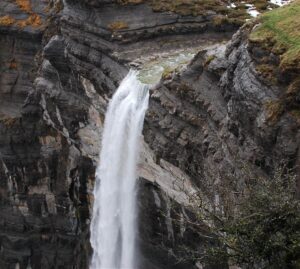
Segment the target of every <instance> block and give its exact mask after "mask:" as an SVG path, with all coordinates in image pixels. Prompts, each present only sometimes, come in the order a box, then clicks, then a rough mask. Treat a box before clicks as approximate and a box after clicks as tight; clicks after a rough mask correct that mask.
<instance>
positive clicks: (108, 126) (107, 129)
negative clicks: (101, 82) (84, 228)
mask: <svg viewBox="0 0 300 269" xmlns="http://www.w3.org/2000/svg"><path fill="white" fill-rule="evenodd" d="M148 99H149V93H148V86H147V85H145V84H142V83H141V82H139V81H138V79H137V72H135V71H130V72H129V74H128V75H127V76H126V78H125V79H124V80H123V81H122V83H121V85H120V86H119V88H118V89H117V91H116V93H115V94H114V96H113V98H112V100H111V101H110V103H109V106H108V110H107V113H106V117H105V123H104V131H103V138H102V148H101V154H100V164H99V166H98V167H97V172H96V185H95V189H94V197H95V200H94V206H93V217H92V223H91V244H92V247H93V256H92V261H91V265H90V269H121V268H122V269H135V268H136V267H137V266H136V264H135V262H136V257H135V230H136V221H135V220H136V217H137V213H136V203H135V200H136V188H135V187H136V186H135V185H136V184H135V183H136V163H137V158H138V151H139V141H140V139H139V137H140V135H141V132H142V127H143V122H144V116H145V112H146V109H147V107H148Z"/></svg>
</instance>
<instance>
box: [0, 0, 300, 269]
mask: <svg viewBox="0 0 300 269" xmlns="http://www.w3.org/2000/svg"><path fill="white" fill-rule="evenodd" d="M139 2H142V1H137V3H136V4H129V5H127V4H125V3H121V4H120V3H119V1H111V0H103V1H90V0H85V1H83V0H77V1H71V0H66V1H64V3H62V2H61V1H55V0H52V1H49V2H47V1H33V0H32V1H29V0H24V1H21V0H18V1H8V0H4V1H2V2H1V3H0V37H1V39H0V47H1V49H0V62H1V66H2V67H1V68H2V70H1V76H0V178H1V181H0V182H1V183H0V194H1V196H0V219H1V220H0V267H1V268H20V269H23V268H24V269H25V268H34V269H39V268H45V269H46V268H64V269H68V268H80V269H83V268H88V264H89V257H90V254H91V248H90V244H89V222H90V212H91V205H92V202H93V197H92V190H93V183H94V174H95V167H96V165H97V162H98V156H99V148H100V142H101V141H100V140H101V130H102V126H103V119H104V113H105V109H106V105H107V101H108V99H109V97H110V96H111V95H112V94H113V92H114V91H115V89H116V87H117V86H118V84H119V82H120V81H121V80H122V78H123V77H124V76H125V75H126V73H127V72H128V69H129V63H131V62H132V61H134V60H135V59H137V58H139V57H141V56H144V55H148V54H151V53H157V52H163V51H168V50H171V49H174V48H184V47H187V46H197V45H198V44H199V43H200V42H202V43H203V40H207V41H214V42H217V41H218V40H223V39H224V38H225V39H226V38H228V37H229V36H230V35H231V34H232V32H233V31H234V30H236V27H237V26H236V25H235V24H232V23H226V22H224V24H222V25H219V24H216V23H215V20H214V18H215V17H216V16H217V15H218V14H216V12H210V13H208V14H206V15H198V16H190V15H187V16H184V15H180V14H176V13H172V12H154V11H153V7H151V5H149V4H147V3H139ZM132 14H135V16H132ZM248 27H249V28H248ZM248 27H244V28H243V29H242V30H241V31H239V32H238V33H237V34H236V35H235V36H234V37H233V39H232V40H231V42H230V43H229V44H228V45H227V46H225V45H224V44H223V45H217V46H212V47H210V48H209V49H207V50H206V51H201V52H199V53H198V54H197V55H196V57H195V58H194V60H193V61H192V62H191V63H190V65H189V66H188V68H187V69H186V70H185V71H184V72H182V73H179V74H171V75H169V77H166V78H165V79H164V80H162V81H161V82H160V83H159V84H158V85H157V86H156V87H155V88H154V89H153V90H151V100H150V107H149V111H148V113H147V117H146V124H145V129H144V136H145V141H146V143H144V144H143V153H142V156H141V162H140V164H139V175H140V180H139V210H140V225H139V227H140V228H139V244H140V249H141V255H140V256H141V260H140V263H141V265H142V267H141V268H145V269H146V268H147V269H148V268H149V269H152V268H155V269H156V268H157V269H160V268H164V269H165V268H197V267H198V268H202V267H201V266H202V265H200V264H197V265H195V264H192V263H191V261H182V262H178V261H179V260H180V259H181V258H182V257H181V251H180V249H178V248H177V247H176V246H182V247H185V246H187V247H190V248H192V249H195V250H197V251H200V252H201V251H203V250H204V248H205V246H206V245H207V244H211V243H212V242H211V239H209V238H207V236H206V235H207V234H206V231H205V227H203V234H199V231H198V232H196V231H194V230H193V229H192V228H191V227H190V226H189V225H188V224H187V223H184V222H182V220H183V219H184V218H181V217H180V216H182V215H183V214H189V213H188V211H187V210H186V205H187V197H186V196H185V194H184V192H183V191H182V189H181V188H178V187H176V184H175V183H176V182H177V181H178V180H181V181H184V186H185V188H186V189H187V190H192V189H194V188H201V190H202V191H203V192H205V191H207V196H208V197H209V199H211V201H212V204H215V203H220V202H221V201H222V197H221V198H217V197H219V196H220V195H221V194H219V193H218V184H221V183H222V182H224V180H229V179H236V178H238V177H240V176H241V175H242V173H243V167H244V165H245V164H246V165H247V166H250V167H251V168H252V169H253V171H254V172H255V173H257V174H261V175H264V176H268V175H269V174H270V173H272V171H273V170H274V167H275V166H276V165H277V163H278V162H280V161H282V160H284V161H287V162H288V164H289V166H290V167H294V166H297V165H298V162H299V153H298V145H299V121H298V119H297V118H295V117H294V116H293V115H291V114H289V113H283V114H282V115H281V116H280V118H279V119H278V120H277V121H276V122H270V121H268V110H267V107H268V106H266V104H268V102H269V101H272V100H274V99H276V98H278V96H279V95H280V88H278V87H276V86H269V85H268V84H267V83H265V81H264V80H263V79H262V78H261V77H260V75H259V73H258V72H257V71H256V69H255V67H256V65H255V56H257V54H258V53H259V52H257V51H255V48H253V47H251V46H249V43H248V39H247V36H248V32H249V31H250V28H251V27H250V26H248ZM220 30H221V31H227V32H226V33H220ZM233 185H234V187H235V188H237V189H239V188H241V185H242V181H238V180H236V181H234V182H233ZM208 186H210V187H211V188H209V189H208ZM233 191H234V190H233ZM199 242H200V243H199ZM207 268H208V267H207ZM213 268H217V267H216V266H215V267H213ZM221 268H224V267H221Z"/></svg>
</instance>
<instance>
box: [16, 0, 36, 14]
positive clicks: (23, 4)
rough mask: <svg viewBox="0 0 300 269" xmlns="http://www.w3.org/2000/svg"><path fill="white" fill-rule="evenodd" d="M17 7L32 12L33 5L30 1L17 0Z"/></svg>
mask: <svg viewBox="0 0 300 269" xmlns="http://www.w3.org/2000/svg"><path fill="white" fill-rule="evenodd" d="M16 3H17V5H18V6H19V8H20V9H21V10H23V11H25V12H28V13H30V12H31V10H32V9H31V3H30V0H16Z"/></svg>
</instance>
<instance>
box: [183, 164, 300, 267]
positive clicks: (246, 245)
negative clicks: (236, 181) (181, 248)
mask: <svg viewBox="0 0 300 269" xmlns="http://www.w3.org/2000/svg"><path fill="white" fill-rule="evenodd" d="M283 171H284V169H278V171H276V173H275V174H274V176H273V177H272V178H271V179H265V178H252V177H250V176H249V177H248V178H247V180H246V182H245V187H244V189H243V192H242V193H240V194H239V197H238V199H236V200H235V201H234V203H233V204H234V207H233V208H231V210H230V211H228V210H227V212H224V210H221V209H217V210H216V209H215V208H213V207H212V206H211V205H209V203H207V202H204V201H203V195H202V194H201V193H193V194H188V195H189V197H190V200H191V204H192V209H191V211H193V212H194V214H195V216H196V221H194V222H193V223H192V225H194V226H195V227H197V226H199V223H203V222H205V223H208V227H209V230H210V233H211V234H212V235H214V237H215V238H216V239H217V242H218V243H216V244H213V245H212V246H211V247H210V248H209V249H208V250H207V251H206V252H205V253H201V255H200V254H199V255H198V256H197V254H195V253H193V258H194V259H195V257H196V259H198V260H200V261H201V262H205V263H206V264H222V263H224V262H226V263H229V264H232V265H239V266H241V267H243V268H249V269H250V268H251V269H253V268H259V269H299V268H300V202H299V199H298V198H297V194H296V177H295V176H294V175H292V174H291V173H286V172H285V173H284V172H283ZM223 191H224V192H225V193H228V194H229V193H230V192H231V191H232V190H230V188H229V187H227V189H226V190H223ZM225 196H226V195H225ZM188 221H189V223H190V224H191V222H190V220H188ZM188 255H191V252H190V253H189V254H188Z"/></svg>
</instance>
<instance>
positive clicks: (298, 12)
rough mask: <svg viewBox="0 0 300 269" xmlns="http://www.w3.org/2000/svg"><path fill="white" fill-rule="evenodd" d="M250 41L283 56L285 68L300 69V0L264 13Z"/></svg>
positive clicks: (282, 61) (282, 62)
mask: <svg viewBox="0 0 300 269" xmlns="http://www.w3.org/2000/svg"><path fill="white" fill-rule="evenodd" d="M260 20H261V25H260V26H258V28H256V29H255V30H254V31H253V32H252V33H251V35H250V41H251V42H255V43H258V44H260V45H261V46H262V47H263V48H265V49H268V50H271V51H272V52H273V53H275V54H276V55H280V56H281V63H280V67H281V68H282V69H283V70H289V69H300V0H295V1H294V2H292V3H291V4H289V5H287V6H285V7H281V8H278V9H275V10H273V11H270V12H267V13H265V14H263V15H262V16H261V18H260Z"/></svg>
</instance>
